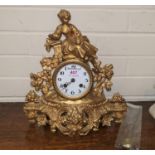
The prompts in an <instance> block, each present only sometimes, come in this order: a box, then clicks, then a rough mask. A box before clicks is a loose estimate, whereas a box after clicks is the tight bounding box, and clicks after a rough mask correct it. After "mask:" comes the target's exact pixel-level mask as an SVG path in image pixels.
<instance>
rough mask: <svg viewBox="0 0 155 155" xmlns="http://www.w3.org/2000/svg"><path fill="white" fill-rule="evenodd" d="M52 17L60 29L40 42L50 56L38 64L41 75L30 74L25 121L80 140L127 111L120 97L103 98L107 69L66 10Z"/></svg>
mask: <svg viewBox="0 0 155 155" xmlns="http://www.w3.org/2000/svg"><path fill="white" fill-rule="evenodd" d="M58 17H59V19H60V21H61V24H60V25H59V26H57V28H56V30H55V32H54V33H52V34H49V35H48V38H47V39H46V43H45V48H46V50H47V52H50V51H51V49H53V50H54V54H53V56H51V57H45V58H43V59H42V60H41V65H42V69H43V70H42V71H41V72H38V73H36V74H34V73H31V74H30V77H31V80H32V81H31V85H32V86H33V87H34V89H33V90H30V91H29V92H28V94H27V95H26V104H25V105H24V112H25V113H26V115H27V117H28V119H29V121H30V122H32V123H37V124H38V125H39V126H41V125H49V126H50V129H51V131H52V132H56V131H57V130H59V131H60V132H62V133H63V134H65V135H74V134H79V135H86V134H88V133H89V131H91V130H93V131H97V130H98V129H99V126H101V125H102V126H110V125H111V123H112V122H116V123H120V122H121V120H122V117H123V114H124V112H125V111H126V109H127V106H126V102H125V100H124V98H123V97H122V96H121V95H120V94H119V93H116V94H114V95H113V97H112V98H111V99H108V98H106V97H105V95H104V90H107V91H108V90H110V89H111V86H112V82H111V78H112V76H113V66H112V65H111V64H110V65H102V63H101V62H100V61H99V60H98V57H97V55H96V53H97V48H96V47H94V46H93V45H92V44H91V43H90V41H89V39H88V38H87V36H84V35H82V34H81V32H80V31H79V30H78V29H77V28H76V27H75V26H74V25H72V24H71V23H70V19H71V15H70V12H69V11H67V10H60V12H59V13H58ZM62 36H63V38H64V40H62ZM51 55H52V54H51Z"/></svg>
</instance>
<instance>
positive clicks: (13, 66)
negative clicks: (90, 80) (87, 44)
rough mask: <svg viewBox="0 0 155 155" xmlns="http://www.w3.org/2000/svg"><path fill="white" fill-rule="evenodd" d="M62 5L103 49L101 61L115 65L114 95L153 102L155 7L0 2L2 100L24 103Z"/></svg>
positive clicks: (0, 88) (96, 44) (79, 26)
mask: <svg viewBox="0 0 155 155" xmlns="http://www.w3.org/2000/svg"><path fill="white" fill-rule="evenodd" d="M60 8H67V9H69V10H70V11H71V13H72V21H71V22H72V23H73V24H75V25H76V26H77V27H78V28H79V29H80V30H81V31H82V32H83V34H85V35H87V36H88V38H90V40H91V42H92V43H93V44H94V45H95V46H96V47H98V48H99V52H98V55H99V57H100V59H101V60H102V61H103V63H112V64H113V65H114V72H115V75H114V78H113V83H114V85H113V89H112V92H111V93H110V94H112V93H113V92H116V91H119V92H120V93H121V94H122V95H124V96H125V98H126V99H127V100H135V101H137V100H155V6H98V7H97V6H90V7H88V6H78V7H77V6H68V7H63V6H42V7H41V6H29V7H28V6H26V7H25V6H18V7H17V6H0V101H1V102H2V101H24V96H25V94H26V93H27V91H28V90H29V89H30V88H31V87H30V79H29V73H30V72H38V71H40V70H41V67H40V63H39V61H40V60H41V58H42V57H43V56H45V55H46V51H45V49H44V46H43V45H44V43H45V39H46V36H47V35H48V34H49V33H50V32H52V31H53V30H54V29H55V27H56V26H57V25H58V24H59V20H58V18H57V16H56V15H57V13H58V11H59V9H60ZM108 95H109V94H108Z"/></svg>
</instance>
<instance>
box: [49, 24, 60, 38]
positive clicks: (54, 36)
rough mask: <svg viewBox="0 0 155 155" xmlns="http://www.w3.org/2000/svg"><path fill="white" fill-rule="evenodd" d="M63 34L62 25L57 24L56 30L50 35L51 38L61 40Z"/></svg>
mask: <svg viewBox="0 0 155 155" xmlns="http://www.w3.org/2000/svg"><path fill="white" fill-rule="evenodd" d="M61 35H62V25H59V26H57V28H56V30H55V31H54V33H53V34H49V35H48V37H49V38H50V39H51V40H59V39H60V38H61Z"/></svg>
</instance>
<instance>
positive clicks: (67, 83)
mask: <svg viewBox="0 0 155 155" xmlns="http://www.w3.org/2000/svg"><path fill="white" fill-rule="evenodd" d="M73 82H75V79H74V78H72V79H71V81H70V82H66V83H65V84H64V88H66V87H67V86H68V85H70V84H71V83H73ZM64 88H63V89H64Z"/></svg>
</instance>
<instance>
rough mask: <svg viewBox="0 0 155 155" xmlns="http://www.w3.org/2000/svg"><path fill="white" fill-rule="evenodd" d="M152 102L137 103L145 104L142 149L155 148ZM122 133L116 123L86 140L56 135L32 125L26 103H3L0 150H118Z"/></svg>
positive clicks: (90, 135)
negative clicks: (24, 105) (115, 145)
mask: <svg viewBox="0 0 155 155" xmlns="http://www.w3.org/2000/svg"><path fill="white" fill-rule="evenodd" d="M152 103H153V102H141V103H136V104H141V105H143V122H142V137H141V149H155V120H154V119H153V118H152V117H151V116H150V115H149V113H148V108H149V106H150V105H152ZM118 130H119V125H118V124H113V125H112V126H111V127H102V128H101V129H100V130H99V131H97V132H91V133H89V134H88V135H87V136H82V137H81V136H74V137H68V136H64V135H62V134H61V133H59V132H57V133H56V134H52V133H51V132H50V130H49V128H48V127H37V126H36V125H30V124H29V122H28V120H27V118H26V117H25V115H24V113H23V103H0V149H60V150H62V149H82V150H84V149H97V150H98V149H100V150H102V149H115V148H114V144H115V140H116V137H117V133H118Z"/></svg>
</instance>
